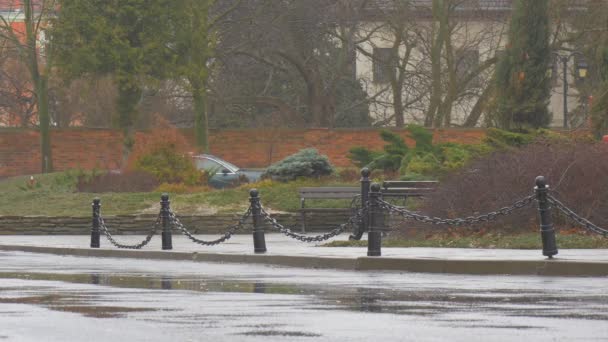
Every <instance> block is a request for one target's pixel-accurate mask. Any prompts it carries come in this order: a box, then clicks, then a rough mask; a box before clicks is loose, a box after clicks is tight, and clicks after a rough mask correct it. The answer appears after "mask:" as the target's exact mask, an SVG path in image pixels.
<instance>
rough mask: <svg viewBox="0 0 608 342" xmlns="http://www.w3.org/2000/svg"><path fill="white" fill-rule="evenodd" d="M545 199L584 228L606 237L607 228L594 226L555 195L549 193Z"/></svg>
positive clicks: (607, 235)
mask: <svg viewBox="0 0 608 342" xmlns="http://www.w3.org/2000/svg"><path fill="white" fill-rule="evenodd" d="M547 199H548V200H549V203H551V204H553V205H554V206H555V208H557V209H558V210H559V211H561V212H562V213H564V214H565V215H566V216H567V217H568V218H569V219H571V220H572V221H574V222H576V223H578V224H580V225H581V226H582V227H583V228H585V229H587V230H589V231H592V232H594V233H597V234H600V235H602V236H604V237H608V229H604V228H601V227H598V226H596V225H595V224H593V223H592V222H591V221H589V220H587V219H586V218H584V217H582V216H580V215H578V214H577V213H575V212H574V211H573V210H572V209H570V208H568V207H567V206H566V205H565V204H563V203H562V202H560V201H558V200H557V199H556V198H555V197H553V196H551V195H549V196H547Z"/></svg>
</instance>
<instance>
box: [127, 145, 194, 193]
mask: <svg viewBox="0 0 608 342" xmlns="http://www.w3.org/2000/svg"><path fill="white" fill-rule="evenodd" d="M135 170H138V171H144V172H148V173H150V174H152V175H154V176H155V177H156V180H158V182H159V183H184V184H186V185H190V186H194V185H201V184H206V179H205V174H204V173H202V172H200V171H199V170H198V169H197V168H196V166H195V165H194V161H193V160H192V158H190V157H189V156H187V155H183V154H181V153H179V152H178V151H177V149H176V147H175V145H173V144H167V145H163V146H160V147H158V148H156V149H155V150H153V151H151V152H150V153H148V154H144V155H142V156H141V157H140V158H139V159H137V161H136V162H135Z"/></svg>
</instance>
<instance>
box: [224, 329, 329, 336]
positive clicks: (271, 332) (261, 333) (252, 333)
mask: <svg viewBox="0 0 608 342" xmlns="http://www.w3.org/2000/svg"><path fill="white" fill-rule="evenodd" d="M235 335H245V336H281V337H321V336H322V335H320V334H315V333H307V332H303V331H282V330H255V331H246V332H243V333H238V334H235Z"/></svg>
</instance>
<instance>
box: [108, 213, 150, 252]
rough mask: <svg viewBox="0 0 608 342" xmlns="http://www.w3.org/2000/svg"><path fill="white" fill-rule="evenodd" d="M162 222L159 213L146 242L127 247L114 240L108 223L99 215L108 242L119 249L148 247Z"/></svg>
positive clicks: (145, 239)
mask: <svg viewBox="0 0 608 342" xmlns="http://www.w3.org/2000/svg"><path fill="white" fill-rule="evenodd" d="M160 221H161V214H160V213H159V214H158V216H157V218H156V222H155V223H154V226H153V228H152V230H150V232H149V233H148V235H147V236H146V237H145V238H144V240H143V241H142V242H140V243H138V244H136V245H125V244H122V243H119V242H118V241H116V240H115V239H114V237H112V234H110V231H109V230H108V227H107V226H106V222H105V221H104V219H103V217H101V215H99V223H100V226H101V228H102V230H103V232H104V234H105V235H106V237H107V238H108V241H110V243H111V244H113V245H114V246H116V247H118V248H125V249H141V248H142V247H143V246H145V245H147V244H148V243H149V242H150V240H152V237H153V236H154V234H156V230H157V228H158V226H159V225H160Z"/></svg>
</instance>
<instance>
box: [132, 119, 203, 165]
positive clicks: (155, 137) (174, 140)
mask: <svg viewBox="0 0 608 342" xmlns="http://www.w3.org/2000/svg"><path fill="white" fill-rule="evenodd" d="M166 146H172V148H173V149H174V150H175V151H176V152H177V153H179V154H182V155H190V154H191V153H193V151H194V148H193V147H192V146H191V145H190V144H189V143H188V139H186V137H185V136H184V135H183V134H182V133H181V132H180V131H179V130H178V129H177V128H175V127H174V126H172V125H171V124H170V123H169V122H168V121H167V120H165V119H163V118H162V117H160V116H157V117H156V118H155V124H154V128H152V129H151V130H149V131H147V132H137V133H135V144H134V145H133V148H132V151H131V153H130V154H129V160H128V162H127V169H129V170H134V169H135V168H136V164H137V161H138V160H140V159H141V158H142V157H143V156H145V155H149V154H151V153H153V152H154V151H158V150H159V149H161V148H164V147H166Z"/></svg>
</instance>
